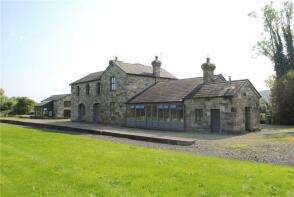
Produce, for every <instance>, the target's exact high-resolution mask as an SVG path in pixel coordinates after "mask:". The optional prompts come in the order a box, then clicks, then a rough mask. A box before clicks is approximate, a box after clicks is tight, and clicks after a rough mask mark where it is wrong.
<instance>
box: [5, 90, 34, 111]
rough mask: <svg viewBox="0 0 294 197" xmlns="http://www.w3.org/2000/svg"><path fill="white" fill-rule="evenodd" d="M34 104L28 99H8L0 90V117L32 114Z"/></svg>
mask: <svg viewBox="0 0 294 197" xmlns="http://www.w3.org/2000/svg"><path fill="white" fill-rule="evenodd" d="M35 104H36V102H35V101H34V100H32V99H30V98H28V97H8V96H5V92H4V90H3V89H2V88H0V115H1V116H8V115H26V114H33V113H34V108H35Z"/></svg>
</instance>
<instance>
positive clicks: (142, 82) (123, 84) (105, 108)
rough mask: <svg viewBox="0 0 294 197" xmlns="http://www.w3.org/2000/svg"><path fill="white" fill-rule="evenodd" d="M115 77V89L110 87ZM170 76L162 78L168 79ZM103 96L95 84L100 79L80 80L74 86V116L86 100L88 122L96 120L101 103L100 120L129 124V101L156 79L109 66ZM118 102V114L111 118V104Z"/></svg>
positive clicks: (104, 77)
mask: <svg viewBox="0 0 294 197" xmlns="http://www.w3.org/2000/svg"><path fill="white" fill-rule="evenodd" d="M113 76H114V77H116V91H111V90H110V78H111V77H113ZM166 80H170V79H162V78H160V79H159V81H166ZM99 81H100V83H101V91H100V95H97V94H96V85H97V82H98V81H92V82H89V83H80V84H76V85H73V86H72V87H71V94H72V98H71V100H72V112H71V119H72V120H73V121H78V105H79V104H81V103H83V104H84V105H85V108H86V114H85V118H84V120H85V121H87V122H93V121H94V118H93V117H94V107H93V106H94V104H95V103H99V110H98V111H99V122H101V123H106V124H118V125H125V124H126V104H125V103H126V102H127V101H128V100H129V99H130V98H131V97H133V96H135V95H136V94H138V93H139V92H141V91H143V90H144V89H146V88H147V87H149V86H151V85H152V84H154V83H155V78H153V77H145V76H139V75H130V74H126V73H125V72H123V71H122V70H121V69H120V68H119V67H118V66H116V65H109V66H108V68H107V69H106V70H105V72H104V73H103V75H102V76H101V79H100V80H99ZM87 84H89V85H90V94H89V95H86V85H87ZM77 86H79V87H80V96H77V93H76V91H77ZM111 102H114V103H115V113H114V116H113V117H111V114H110V103H111Z"/></svg>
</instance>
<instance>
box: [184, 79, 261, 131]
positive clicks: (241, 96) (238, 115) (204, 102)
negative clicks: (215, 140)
mask: <svg viewBox="0 0 294 197" xmlns="http://www.w3.org/2000/svg"><path fill="white" fill-rule="evenodd" d="M258 100H259V97H258V96H257V95H256V93H255V92H254V91H253V89H252V87H251V86H250V84H247V85H245V86H243V87H242V88H241V89H240V90H239V92H238V94H237V95H236V96H235V97H231V98H225V97H216V98H198V99H187V100H185V101H184V105H185V128H186V130H188V131H197V132H211V109H220V132H221V133H234V134H237V133H245V132H247V131H245V107H250V109H251V116H250V122H251V124H250V130H251V131H253V130H257V129H259V102H258ZM195 109H203V120H202V121H200V122H196V121H195Z"/></svg>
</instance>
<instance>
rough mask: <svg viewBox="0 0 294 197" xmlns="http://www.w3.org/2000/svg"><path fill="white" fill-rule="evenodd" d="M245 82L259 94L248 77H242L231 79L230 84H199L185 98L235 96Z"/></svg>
mask: <svg viewBox="0 0 294 197" xmlns="http://www.w3.org/2000/svg"><path fill="white" fill-rule="evenodd" d="M246 84H250V85H251V86H252V87H253V90H254V91H255V92H256V94H257V95H259V93H258V92H257V91H256V89H255V88H254V86H253V85H252V84H251V82H250V81H249V80H248V79H242V80H235V81H231V84H229V83H228V82H217V83H207V84H200V85H199V86H198V87H197V88H195V89H194V90H193V91H192V92H191V93H190V94H189V95H188V96H187V97H186V98H211V97H231V96H235V95H236V94H237V93H238V91H239V90H240V89H241V87H242V86H244V85H246ZM259 96H260V95H259Z"/></svg>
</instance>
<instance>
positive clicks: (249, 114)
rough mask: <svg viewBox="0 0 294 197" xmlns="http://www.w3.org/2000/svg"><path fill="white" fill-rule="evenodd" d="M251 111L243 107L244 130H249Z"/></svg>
mask: <svg viewBox="0 0 294 197" xmlns="http://www.w3.org/2000/svg"><path fill="white" fill-rule="evenodd" d="M250 119H251V109H250V107H245V130H246V131H250V130H251V120H250Z"/></svg>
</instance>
